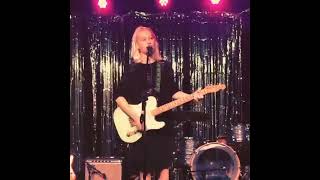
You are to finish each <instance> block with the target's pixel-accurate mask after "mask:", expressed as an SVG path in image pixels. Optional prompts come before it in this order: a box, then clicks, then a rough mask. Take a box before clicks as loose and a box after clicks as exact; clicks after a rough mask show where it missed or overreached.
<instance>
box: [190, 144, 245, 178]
mask: <svg viewBox="0 0 320 180" xmlns="http://www.w3.org/2000/svg"><path fill="white" fill-rule="evenodd" d="M190 170H191V172H190V173H191V175H192V177H193V179H194V180H199V179H212V180H213V179H230V180H238V179H239V176H240V160H239V158H238V156H237V154H236V152H235V151H234V150H233V149H232V148H231V147H229V146H227V145H225V144H220V143H217V142H211V143H207V144H204V145H202V146H200V147H198V148H197V149H196V150H195V152H194V154H193V155H192V157H191V160H190Z"/></svg>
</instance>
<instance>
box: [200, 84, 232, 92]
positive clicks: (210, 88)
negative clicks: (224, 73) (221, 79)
mask: <svg viewBox="0 0 320 180" xmlns="http://www.w3.org/2000/svg"><path fill="white" fill-rule="evenodd" d="M225 88H226V85H225V84H216V85H209V86H206V87H205V88H203V89H202V90H201V91H202V92H204V93H205V94H207V93H214V92H217V91H220V90H224V89H225Z"/></svg>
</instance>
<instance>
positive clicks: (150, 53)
mask: <svg viewBox="0 0 320 180" xmlns="http://www.w3.org/2000/svg"><path fill="white" fill-rule="evenodd" d="M147 51H148V52H147V56H151V55H152V54H153V48H152V47H151V46H148V47H147Z"/></svg>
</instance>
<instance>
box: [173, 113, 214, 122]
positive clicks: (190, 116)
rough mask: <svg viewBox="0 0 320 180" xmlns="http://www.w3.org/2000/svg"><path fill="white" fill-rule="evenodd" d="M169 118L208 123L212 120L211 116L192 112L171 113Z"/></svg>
mask: <svg viewBox="0 0 320 180" xmlns="http://www.w3.org/2000/svg"><path fill="white" fill-rule="evenodd" d="M169 116H170V118H172V119H173V120H176V121H207V120H209V119H210V116H209V114H206V113H203V112H192V111H177V112H170V115H169Z"/></svg>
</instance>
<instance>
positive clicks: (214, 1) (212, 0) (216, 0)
mask: <svg viewBox="0 0 320 180" xmlns="http://www.w3.org/2000/svg"><path fill="white" fill-rule="evenodd" d="M210 1H211V3H212V4H219V2H220V0H210Z"/></svg>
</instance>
